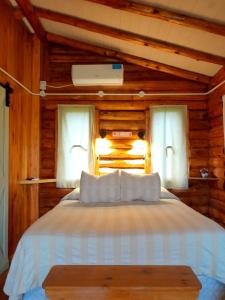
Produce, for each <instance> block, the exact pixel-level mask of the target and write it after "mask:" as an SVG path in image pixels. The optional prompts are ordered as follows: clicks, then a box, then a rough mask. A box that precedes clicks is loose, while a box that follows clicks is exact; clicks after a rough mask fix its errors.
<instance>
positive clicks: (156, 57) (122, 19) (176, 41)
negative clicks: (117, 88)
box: [10, 0, 225, 84]
mask: <svg viewBox="0 0 225 300" xmlns="http://www.w3.org/2000/svg"><path fill="white" fill-rule="evenodd" d="M10 2H15V1H14V0H10ZM15 3H16V4H17V9H16V10H17V13H18V11H20V12H21V13H22V15H24V16H25V17H26V18H27V19H28V21H29V22H30V24H31V26H32V27H33V29H34V31H35V33H36V34H37V35H38V37H39V38H40V39H41V40H43V41H49V42H53V43H58V44H62V45H67V46H70V47H73V48H79V49H83V50H87V51H91V52H93V53H97V54H100V55H103V56H107V57H112V58H117V59H119V60H121V61H125V62H129V63H133V64H137V65H139V66H142V67H145V68H148V69H154V70H158V71H161V72H165V73H169V74H173V75H176V76H179V77H181V78H186V79H190V80H194V81H198V82H202V83H206V84H208V83H209V82H210V80H211V77H213V76H215V75H216V74H217V73H218V72H219V71H220V70H221V68H223V66H224V65H225V14H224V11H225V1H224V0H204V1H202V0H183V1H180V0H157V1H147V0H145V1H144V0H139V1H138V0H136V1H129V0H120V1H117V0H70V1H62V0H31V1H29V0H16V2H15ZM14 6H15V5H14ZM220 72H221V71H220Z"/></svg>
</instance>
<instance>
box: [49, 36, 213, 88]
mask: <svg viewBox="0 0 225 300" xmlns="http://www.w3.org/2000/svg"><path fill="white" fill-rule="evenodd" d="M47 40H48V41H49V42H53V43H57V44H61V45H65V46H70V47H73V48H78V49H82V50H85V51H90V52H94V53H97V54H99V55H102V56H107V57H116V58H119V59H121V60H123V61H126V62H129V63H132V64H135V65H139V66H142V67H145V68H148V69H152V70H156V71H161V72H164V73H168V74H172V75H175V76H179V77H182V78H186V79H190V80H194V81H198V82H202V83H207V84H208V83H209V82H210V77H208V76H206V75H202V74H199V73H195V72H191V71H187V70H183V69H179V68H176V67H172V66H169V65H166V64H162V63H159V62H156V61H152V60H149V59H144V58H140V57H137V56H134V55H130V54H127V53H123V52H119V51H115V50H111V49H107V48H103V47H99V46H94V45H91V44H88V43H84V42H80V41H77V40H73V39H69V38H65V37H62V36H60V35H55V34H51V33H48V34H47Z"/></svg>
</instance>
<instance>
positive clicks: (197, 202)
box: [40, 44, 209, 215]
mask: <svg viewBox="0 0 225 300" xmlns="http://www.w3.org/2000/svg"><path fill="white" fill-rule="evenodd" d="M44 61H45V63H44V64H45V69H44V70H43V74H42V80H46V81H47V82H48V84H49V85H59V86H60V85H65V84H69V83H71V75H70V73H71V65H72V64H73V63H106V62H108V63H111V62H115V60H112V59H109V58H103V57H101V56H98V55H95V54H92V53H87V52H85V51H80V50H75V49H70V48H63V47H60V46H57V45H51V44H49V45H48V48H47V49H46V53H45V60H44ZM124 68H125V84H124V85H123V86H122V87H86V88H84V87H78V88H75V87H74V86H70V87H67V88H64V89H62V90H60V91H63V92H78V91H79V92H96V91H99V90H104V91H114V92H120V91H121V92H125V91H129V92H134V91H140V90H144V91H146V92H150V91H154V92H157V91H164V92H166V91H176V92H178V91H179V92H194V91H195V92H200V91H205V90H206V89H207V87H206V86H204V85H203V84H198V83H195V82H192V81H188V80H183V79H180V78H177V77H175V76H172V75H166V74H163V73H160V72H156V71H150V70H147V69H144V68H141V67H138V66H134V65H131V64H126V63H125V64H124ZM48 91H49V92H52V91H55V90H54V89H53V88H50V87H49V88H48ZM58 104H94V105H95V107H96V109H97V111H98V113H97V115H98V118H97V127H99V128H102V129H107V130H108V131H112V130H133V131H134V132H136V131H137V130H139V129H145V130H146V132H148V129H149V122H148V120H149V119H148V112H149V106H151V105H187V107H188V116H189V117H188V119H189V131H188V150H189V153H188V156H189V174H190V176H196V177H197V176H199V170H200V169H201V168H203V167H208V157H209V151H208V146H209V139H208V138H209V121H208V111H207V98H206V97H203V96H195V97H190V96H182V97H181V96H176V97H174V96H170V97H167V98H163V97H162V96H154V97H150V96H148V97H144V98H139V97H138V96H126V97H125V96H121V97H115V96H106V97H104V98H99V97H97V96H91V97H90V96H73V97H70V98H68V97H63V96H62V97H50V96H49V97H46V98H44V99H42V100H41V151H40V155H41V159H40V177H41V178H55V171H56V147H57V144H56V122H57V120H56V116H57V113H56V112H57V105H58ZM112 116H114V118H113V120H112ZM127 116H128V117H127ZM143 126H144V128H143ZM108 137H109V136H108ZM129 142H130V141H129ZM129 142H127V141H125V140H123V141H122V142H121V141H118V140H117V141H114V142H113V143H114V150H116V151H117V152H116V153H117V154H118V153H120V154H121V152H122V153H124V152H126V149H124V147H128V148H129ZM148 159H149V157H148ZM116 164H117V165H116ZM118 164H121V161H120V160H119V157H118V155H117V158H116V160H114V161H113V165H111V167H115V166H118ZM108 166H109V165H108ZM122 166H123V167H124V166H125V165H124V162H122ZM69 191H70V190H67V189H56V187H55V184H54V183H51V184H43V185H40V215H42V214H43V213H45V212H47V211H48V210H49V209H50V208H52V207H53V206H55V205H56V204H57V203H58V201H59V200H60V198H61V197H62V196H63V195H65V194H66V193H68V192H69ZM174 193H175V194H177V195H178V196H179V197H181V199H182V200H183V201H184V202H185V203H187V204H188V205H190V206H192V207H193V208H195V209H197V210H198V211H200V212H202V213H204V214H206V215H207V214H208V202H209V187H208V183H207V182H206V181H204V182H203V181H199V180H190V186H189V189H188V190H182V191H181V190H180V191H174Z"/></svg>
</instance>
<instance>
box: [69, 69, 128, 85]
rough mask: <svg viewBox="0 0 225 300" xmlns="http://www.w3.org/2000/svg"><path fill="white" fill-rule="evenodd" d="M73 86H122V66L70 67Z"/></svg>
mask: <svg viewBox="0 0 225 300" xmlns="http://www.w3.org/2000/svg"><path fill="white" fill-rule="evenodd" d="M71 73H72V81H73V84H74V85H75V86H94V85H123V77H124V76H123V65H122V64H118V63H117V64H102V65H100V64H98V65H72V72H71Z"/></svg>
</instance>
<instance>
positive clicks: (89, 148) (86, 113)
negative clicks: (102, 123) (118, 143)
mask: <svg viewBox="0 0 225 300" xmlns="http://www.w3.org/2000/svg"><path fill="white" fill-rule="evenodd" d="M92 128H93V108H92V107H90V106H78V105H59V107H58V156H57V175H56V186H57V187H61V188H72V187H77V186H79V180H80V175H81V171H82V170H84V171H87V172H90V173H93V169H94V167H93V165H94V159H93V157H94V156H93V143H92V131H93V130H92Z"/></svg>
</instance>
